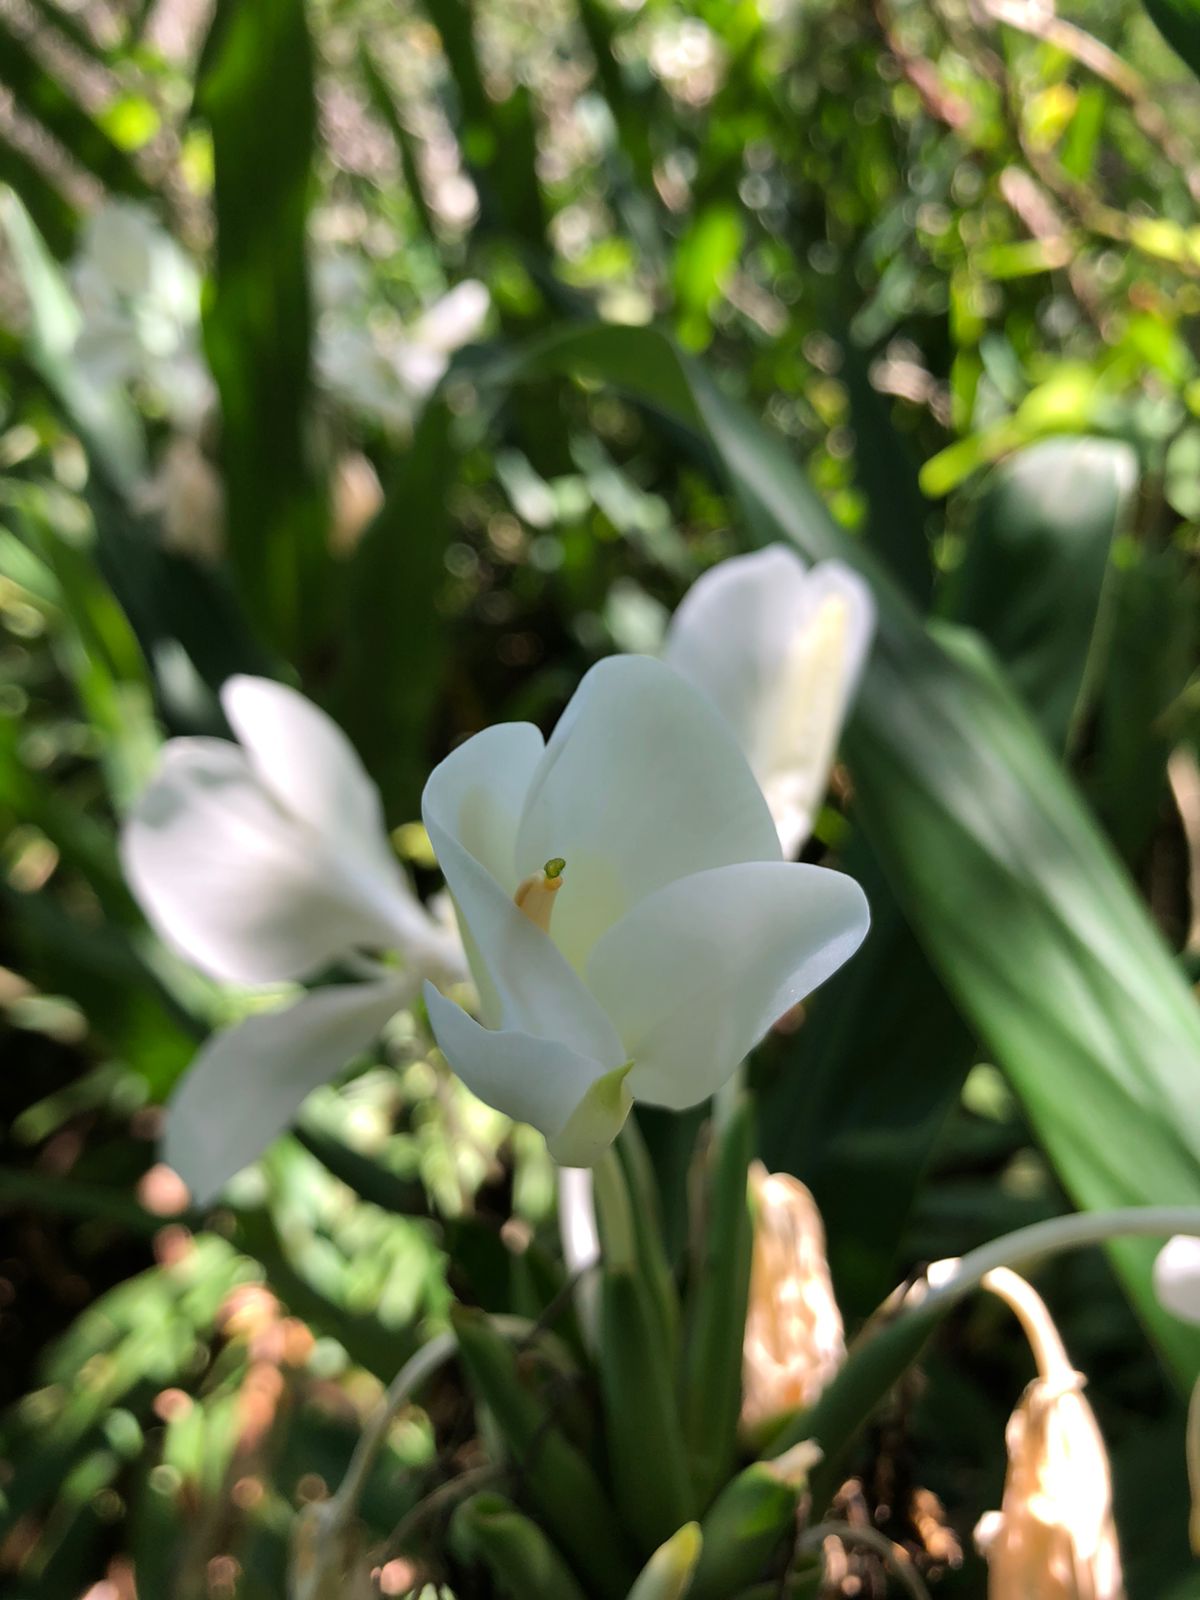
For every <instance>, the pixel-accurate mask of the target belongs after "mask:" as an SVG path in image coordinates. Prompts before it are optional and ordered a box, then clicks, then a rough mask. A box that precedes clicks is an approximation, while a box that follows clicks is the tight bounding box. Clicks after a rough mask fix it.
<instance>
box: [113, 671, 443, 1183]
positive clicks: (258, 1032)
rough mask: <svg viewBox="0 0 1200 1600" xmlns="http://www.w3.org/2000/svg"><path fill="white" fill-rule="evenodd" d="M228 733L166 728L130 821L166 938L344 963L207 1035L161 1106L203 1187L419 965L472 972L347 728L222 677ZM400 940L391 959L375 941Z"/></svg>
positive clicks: (208, 967) (405, 989)
mask: <svg viewBox="0 0 1200 1600" xmlns="http://www.w3.org/2000/svg"><path fill="white" fill-rule="evenodd" d="M221 701H222V705H223V707H224V709H225V714H226V716H227V717H228V719H229V722H230V725H231V726H232V728H233V730H234V732H235V733H236V735H237V737H238V740H239V741H240V742H239V743H238V744H233V743H230V742H228V741H227V740H223V739H207V738H191V739H171V740H169V741H168V743H167V744H166V746H165V747H164V750H163V753H162V761H161V764H160V767H159V770H158V773H157V775H156V776H155V778H154V779H153V781H152V782H151V783H150V785H149V787H148V788H147V789H146V790H145V792H144V793H143V795H142V796H141V798H140V799H139V801H138V803H137V804H136V806H135V807H134V808H133V810H132V812H131V813H130V815H129V817H128V818H127V820H126V823H125V826H124V829H123V831H122V837H121V858H122V862H123V865H124V869H125V875H126V878H127V879H128V881H129V884H130V886H131V888H132V889H133V892H134V894H135V895H136V896H137V898H138V901H139V903H140V904H141V906H142V908H143V910H144V911H145V913H146V915H147V917H148V918H149V920H150V922H151V923H152V925H153V926H154V927H155V929H156V930H157V931H158V932H159V933H160V934H161V936H162V937H163V939H164V940H165V941H166V942H167V943H168V944H169V945H171V946H173V947H174V948H175V949H176V950H178V951H180V952H181V953H182V954H183V955H184V956H186V957H187V959H188V960H190V961H192V962H194V963H195V965H196V966H198V967H200V968H201V969H202V970H203V971H205V972H207V973H209V974H210V975H211V976H213V977H216V978H220V979H223V980H225V981H228V982H232V983H240V984H272V983H280V982H286V981H289V980H294V979H299V978H304V977H307V976H310V975H313V974H315V973H317V972H319V971H321V970H322V969H323V968H325V967H328V966H330V965H331V964H334V963H339V962H347V961H348V962H351V963H353V964H355V965H356V966H357V967H359V968H360V969H362V970H363V971H365V973H366V981H364V982H361V983H341V982H339V983H336V984H332V985H330V986H328V987H323V988H319V989H317V990H314V991H313V992H312V993H311V994H307V995H305V996H303V997H302V998H301V999H299V1000H297V1001H296V1002H295V1003H294V1004H293V1005H290V1006H288V1007H286V1008H284V1009H283V1010H280V1011H272V1012H268V1013H263V1014H261V1015H256V1016H252V1017H250V1018H249V1019H248V1020H247V1021H245V1022H243V1023H241V1024H239V1025H238V1026H236V1027H234V1028H231V1029H230V1030H228V1031H227V1032H225V1033H223V1034H219V1035H218V1036H217V1037H216V1038H214V1039H213V1040H212V1041H211V1042H210V1043H208V1044H207V1045H205V1046H204V1048H203V1049H202V1050H201V1051H200V1053H199V1055H198V1056H197V1057H196V1060H195V1061H194V1062H193V1064H192V1067H191V1069H190V1071H189V1072H188V1074H187V1076H186V1077H185V1078H184V1080H183V1082H182V1084H181V1085H180V1088H179V1089H178V1090H177V1092H176V1094H175V1096H174V1098H173V1099H172V1101H171V1104H170V1107H169V1109H168V1113H167V1128H166V1150H165V1155H166V1159H167V1161H168V1162H169V1163H170V1165H171V1166H173V1167H174V1168H175V1170H176V1171H177V1172H179V1173H180V1175H181V1176H182V1177H183V1178H184V1180H185V1181H186V1182H187V1183H188V1185H189V1187H190V1188H191V1189H192V1190H193V1191H194V1192H195V1193H196V1194H197V1196H198V1197H199V1198H201V1199H205V1198H208V1197H209V1196H211V1195H212V1194H214V1193H215V1192H216V1191H217V1190H218V1189H219V1188H220V1187H221V1185H222V1184H223V1183H224V1182H225V1181H226V1179H227V1178H229V1177H231V1176H232V1175H233V1173H235V1172H237V1171H238V1170H239V1169H240V1168H241V1167H243V1166H245V1165H246V1163H247V1162H249V1161H251V1160H253V1159H254V1157H255V1156H257V1155H259V1154H260V1152H261V1151H262V1150H263V1149H264V1148H265V1147H266V1145H267V1144H269V1143H270V1141H271V1140H272V1139H273V1138H274V1137H275V1135H276V1134H278V1133H280V1132H282V1130H283V1129H284V1128H285V1127H286V1126H287V1125H288V1123H289V1122H290V1121H291V1119H292V1117H293V1116H294V1114H295V1112H296V1110H297V1109H298V1107H299V1106H300V1103H301V1101H302V1100H303V1099H304V1098H305V1096H306V1095H307V1094H308V1093H309V1092H310V1090H312V1089H315V1088H316V1087H317V1086H318V1085H319V1084H321V1083H324V1082H326V1081H327V1080H328V1079H330V1078H332V1077H333V1076H334V1075H335V1074H336V1073H337V1072H338V1071H339V1070H340V1069H341V1068H342V1067H344V1066H345V1065H346V1064H347V1063H348V1062H349V1061H351V1060H352V1059H353V1058H354V1057H355V1056H357V1055H359V1054H361V1052H362V1051H363V1050H365V1049H366V1048H367V1046H368V1045H369V1044H370V1043H371V1042H372V1040H373V1039H374V1038H375V1037H376V1036H377V1035H378V1034H379V1032H380V1031H381V1029H382V1028H383V1026H384V1024H385V1023H386V1022H387V1021H388V1019H389V1018H390V1017H391V1016H392V1015H393V1014H394V1013H395V1012H397V1011H398V1010H400V1009H401V1008H402V1007H403V1006H405V1005H406V1004H407V1003H408V1002H409V1001H410V1000H411V999H412V998H413V995H414V994H415V992H416V991H417V989H418V988H419V985H420V983H421V981H422V980H423V979H426V978H430V979H432V980H433V981H434V982H437V983H444V984H450V983H454V982H457V981H460V980H462V979H463V978H465V976H466V968H465V963H464V958H463V954H462V949H461V945H460V944H459V941H458V939H457V937H456V935H454V934H453V933H451V932H449V931H447V930H446V929H445V928H444V927H442V926H439V924H438V923H437V922H435V921H434V919H433V918H432V917H431V916H430V915H429V914H428V913H427V912H426V911H425V908H424V907H423V906H422V905H421V903H420V901H419V900H418V899H417V898H416V896H415V894H414V893H413V892H412V890H411V888H410V887H409V885H408V883H407V881H406V880H405V877H404V874H403V872H402V871H401V869H400V867H399V865H398V863H397V861H396V859H395V856H394V855H393V853H392V850H391V847H390V845H389V842H388V836H387V832H386V829H385V827H384V822H383V812H382V807H381V805H380V800H379V794H378V791H377V790H376V789H375V786H374V785H373V784H372V783H371V781H370V779H369V778H368V776H367V774H366V772H365V771H364V770H363V768H362V766H361V764H360V762H359V760H358V757H357V755H356V754H355V752H354V750H353V749H352V747H351V745H350V743H349V741H348V740H347V738H346V737H345V735H344V734H343V733H342V731H341V729H340V728H338V727H337V725H336V724H335V723H334V722H332V721H331V720H330V718H329V717H327V716H326V715H325V713H324V712H322V711H320V710H318V708H317V707H316V706H314V705H312V704H311V702H309V701H308V700H306V699H305V698H304V696H303V695H301V694H298V693H297V692H296V691H295V690H293V689H288V688H286V687H285V686H284V685H282V684H278V683H271V682H269V681H268V680H266V679H262V678H246V677H237V678H231V679H230V680H229V681H228V683H226V685H225V688H224V690H223V691H222V696H221ZM379 951H398V952H399V953H400V955H401V956H402V957H403V965H402V966H400V967H390V966H385V965H383V964H382V963H381V962H379V961H377V960H375V959H365V958H364V956H365V955H366V956H370V957H373V956H374V954H375V953H376V952H379Z"/></svg>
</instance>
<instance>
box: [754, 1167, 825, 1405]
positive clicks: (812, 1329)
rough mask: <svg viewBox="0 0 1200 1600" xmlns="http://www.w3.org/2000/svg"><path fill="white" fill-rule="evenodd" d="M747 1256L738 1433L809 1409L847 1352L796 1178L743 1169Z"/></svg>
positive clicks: (815, 1219)
mask: <svg viewBox="0 0 1200 1600" xmlns="http://www.w3.org/2000/svg"><path fill="white" fill-rule="evenodd" d="M750 1189H751V1194H752V1196H753V1200H754V1255H753V1259H752V1263H751V1268H750V1303H749V1309H748V1311H747V1314H746V1335H745V1341H744V1344H743V1353H742V1427H743V1428H744V1429H750V1430H756V1429H758V1428H761V1427H762V1426H763V1425H764V1424H766V1423H769V1422H771V1421H773V1420H775V1419H776V1418H778V1417H782V1416H784V1415H785V1414H786V1413H788V1412H790V1411H796V1410H799V1409H801V1408H803V1407H805V1406H810V1405H812V1403H813V1402H814V1401H815V1400H816V1398H817V1396H818V1395H819V1394H820V1393H821V1391H822V1389H824V1387H825V1385H826V1384H827V1383H828V1382H829V1381H830V1379H831V1378H832V1377H833V1375H834V1374H835V1373H836V1372H837V1370H838V1368H839V1367H840V1366H841V1364H842V1361H843V1359H844V1358H845V1354H846V1344H845V1339H844V1337H843V1333H842V1316H841V1312H840V1311H839V1310H838V1305H837V1301H836V1300H835V1299H834V1295H833V1284H832V1282H831V1281H830V1277H829V1263H828V1262H827V1260H826V1259H825V1228H824V1226H823V1224H822V1222H821V1214H820V1212H819V1211H818V1210H817V1206H816V1202H815V1201H814V1200H813V1197H812V1195H811V1194H810V1193H809V1191H808V1190H807V1189H806V1188H805V1186H804V1185H803V1184H802V1183H801V1182H800V1181H799V1179H797V1178H793V1177H790V1176H789V1175H788V1174H787V1173H768V1172H767V1170H766V1168H765V1167H764V1166H763V1165H762V1163H761V1162H760V1161H756V1162H755V1163H754V1164H753V1165H752V1166H751V1168H750Z"/></svg>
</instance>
